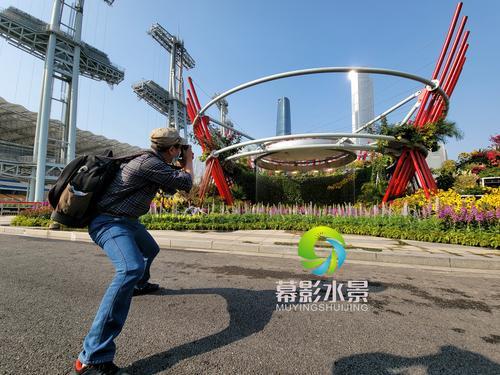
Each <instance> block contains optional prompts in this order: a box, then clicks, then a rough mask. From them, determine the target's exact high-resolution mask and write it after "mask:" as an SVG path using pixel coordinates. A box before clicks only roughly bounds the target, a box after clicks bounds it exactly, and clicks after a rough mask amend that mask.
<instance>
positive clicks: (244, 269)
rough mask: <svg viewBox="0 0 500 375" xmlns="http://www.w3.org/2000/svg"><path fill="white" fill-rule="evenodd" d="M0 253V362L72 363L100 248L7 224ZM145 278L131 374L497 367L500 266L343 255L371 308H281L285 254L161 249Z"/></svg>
mask: <svg viewBox="0 0 500 375" xmlns="http://www.w3.org/2000/svg"><path fill="white" fill-rule="evenodd" d="M0 257H1V258H0V259H1V263H0V264H1V270H0V293H1V296H2V297H1V298H2V299H1V301H2V302H1V304H0V346H1V350H0V374H34V373H37V374H65V373H67V372H68V371H69V367H70V366H71V363H72V361H73V360H74V358H75V356H76V355H77V353H78V352H79V350H80V345H81V341H82V339H83V336H84V335H85V333H86V330H87V329H88V327H89V325H90V324H91V321H92V319H93V316H94V312H95V310H96V308H97V306H98V304H99V301H100V297H101V295H102V294H103V292H104V289H105V287H106V284H107V282H108V281H109V280H110V278H111V276H112V267H111V265H110V264H109V262H108V260H107V258H106V256H105V255H103V254H102V252H101V250H100V249H99V248H98V247H97V246H94V245H92V244H86V243H75V242H65V241H51V240H41V239H32V238H23V237H18V236H6V235H2V236H0ZM153 278H154V280H156V281H158V282H160V283H161V284H162V285H163V286H164V287H165V288H164V289H162V290H161V292H160V293H158V294H156V295H149V296H141V297H135V298H134V301H133V304H132V308H131V312H130V315H129V319H128V321H127V324H126V326H125V329H124V331H123V333H122V334H121V335H120V337H119V339H118V340H117V345H118V354H117V358H116V362H117V363H118V364H119V365H120V366H124V367H128V370H129V371H130V372H131V373H135V374H160V373H162V374H163V373H165V374H167V373H168V374H426V373H429V374H450V375H451V374H453V375H456V374H500V286H499V281H500V275H497V276H496V275H480V274H477V275H476V274H470V273H445V272H437V271H428V270H422V269H417V268H396V267H381V266H366V265H349V264H346V265H345V266H344V267H343V268H342V269H341V270H340V271H339V272H338V273H337V274H336V276H335V278H336V279H337V280H338V281H339V282H344V283H345V282H346V281H348V280H368V281H369V284H370V291H369V297H368V303H367V305H368V311H299V310H297V311H293V309H292V311H276V302H277V301H276V295H275V293H276V282H277V281H278V280H284V281H289V280H291V279H293V280H311V278H310V277H309V275H308V274H307V273H306V272H305V271H303V270H302V268H301V265H300V263H299V262H298V261H294V260H291V259H278V258H260V257H259V258H255V257H250V256H236V255H229V254H214V253H201V252H200V253H198V252H183V251H173V250H164V251H162V252H160V254H159V256H158V259H157V261H156V263H155V264H154V266H153ZM321 293H325V292H324V291H322V292H321ZM321 293H320V294H319V295H322V294H321ZM303 305H304V304H302V305H301V306H303Z"/></svg>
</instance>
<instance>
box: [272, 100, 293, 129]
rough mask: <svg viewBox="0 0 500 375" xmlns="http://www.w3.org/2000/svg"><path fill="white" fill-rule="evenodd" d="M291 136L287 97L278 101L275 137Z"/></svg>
mask: <svg viewBox="0 0 500 375" xmlns="http://www.w3.org/2000/svg"><path fill="white" fill-rule="evenodd" d="M290 134H292V121H291V116H290V100H288V98H287V97H282V98H279V99H278V116H277V119H276V135H277V136H278V135H290Z"/></svg>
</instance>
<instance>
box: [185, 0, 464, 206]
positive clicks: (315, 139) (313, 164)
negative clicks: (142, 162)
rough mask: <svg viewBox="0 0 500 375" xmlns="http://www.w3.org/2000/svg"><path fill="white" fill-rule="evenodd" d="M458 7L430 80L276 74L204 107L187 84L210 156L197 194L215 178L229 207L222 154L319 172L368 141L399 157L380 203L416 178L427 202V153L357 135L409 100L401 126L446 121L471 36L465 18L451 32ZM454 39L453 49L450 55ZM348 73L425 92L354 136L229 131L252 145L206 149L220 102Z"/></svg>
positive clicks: (430, 183)
mask: <svg viewBox="0 0 500 375" xmlns="http://www.w3.org/2000/svg"><path fill="white" fill-rule="evenodd" d="M461 8H462V3H459V4H458V5H457V8H456V10H455V14H454V16H453V19H452V22H451V24H450V27H449V29H448V33H447V36H446V39H445V42H444V45H443V48H442V50H441V53H440V56H439V58H438V61H437V63H436V67H435V69H434V72H433V74H432V79H431V80H428V79H425V78H422V77H419V76H417V75H414V74H410V73H405V72H400V71H396V70H390V69H380V68H367V67H324V68H314V69H303V70H295V71H290V72H284V73H279V74H274V75H271V76H267V77H263V78H259V79H257V80H254V81H250V82H247V83H244V84H241V85H239V86H236V87H234V88H232V89H230V90H227V91H226V92H224V93H222V94H220V95H218V96H217V97H215V98H213V99H212V100H211V101H210V102H209V103H207V104H206V105H205V106H204V107H203V108H202V107H201V105H200V103H199V101H198V98H197V96H196V91H195V89H194V86H193V84H192V81H191V79H190V80H189V83H190V87H191V90H188V99H187V110H188V115H189V118H190V119H191V123H192V124H193V127H194V133H195V136H196V138H197V139H198V141H200V144H201V145H202V148H203V150H204V152H205V151H207V150H208V151H210V152H211V154H210V157H209V159H208V160H207V169H206V171H205V176H204V178H203V180H202V184H201V189H200V195H201V196H203V195H204V194H205V192H206V188H207V186H208V183H209V181H210V179H212V178H213V180H214V181H215V183H216V185H217V188H218V190H219V193H220V195H221V196H222V197H223V198H224V199H225V200H226V202H227V203H228V204H232V195H231V192H230V190H229V185H228V179H227V178H226V177H225V176H224V172H223V171H222V167H221V165H220V162H219V160H218V157H219V155H221V154H222V153H224V152H226V151H229V150H234V149H238V150H239V151H238V153H236V154H234V155H232V156H230V157H228V158H226V160H231V159H237V158H243V157H253V158H254V162H255V163H256V165H259V166H260V167H262V168H266V169H272V170H285V171H293V170H298V171H306V170H310V169H318V168H321V169H323V168H332V167H339V166H342V165H346V164H348V163H350V162H351V161H353V160H354V159H355V158H356V154H355V152H356V151H357V150H365V151H366V150H376V147H375V146H374V145H373V143H372V144H368V145H356V144H353V142H352V139H353V138H368V139H372V140H377V139H384V140H387V141H389V147H388V148H387V149H386V150H385V151H386V152H389V153H391V154H393V155H395V156H396V158H397V163H396V166H395V169H394V172H393V175H392V177H391V179H390V181H389V186H388V188H387V191H386V194H385V196H384V199H383V201H384V202H386V201H387V200H388V199H391V198H392V197H397V196H400V195H401V194H404V192H405V191H406V186H407V185H408V182H409V181H410V180H411V179H412V178H414V177H415V178H416V179H417V182H418V183H419V184H420V186H421V187H423V189H424V191H425V194H426V196H427V197H429V196H430V191H432V190H436V189H437V186H436V183H435V181H434V178H433V176H432V173H431V171H430V169H429V166H428V165H427V163H426V161H425V156H426V155H427V150H426V149H425V148H424V147H423V146H422V145H410V144H408V142H407V141H405V140H396V139H394V137H388V136H382V135H375V134H360V133H359V132H361V131H363V130H364V129H366V128H368V127H369V126H370V125H372V124H373V123H375V122H376V121H378V120H380V119H381V118H382V117H385V116H387V115H388V114H389V113H391V112H393V111H395V110H396V109H398V108H400V107H401V106H403V105H404V104H406V103H408V102H410V101H411V100H413V99H417V101H416V103H415V104H414V105H413V106H412V108H411V109H410V111H409V112H408V114H407V115H406V116H405V117H404V119H403V120H402V121H401V122H400V123H399V124H400V125H401V124H405V123H407V122H409V121H411V123H412V124H413V125H414V126H415V127H423V126H425V124H427V123H429V122H435V121H437V120H439V119H442V118H445V117H446V114H447V112H448V106H449V96H451V94H452V92H453V90H454V88H455V86H456V83H457V81H458V78H459V76H460V73H461V72H462V68H463V66H464V63H465V60H466V56H465V54H466V51H467V49H468V46H469V44H468V42H467V39H468V36H469V31H466V32H465V33H464V32H463V31H464V27H465V24H466V22H467V17H463V18H462V21H461V23H460V26H459V28H458V31H457V32H456V33H455V27H456V24H457V21H458V17H459V14H460V11H461ZM452 40H453V43H452V47H451V50H450V51H449V52H448V50H449V47H450V45H451V42H452ZM443 63H444V64H443ZM350 71H356V72H358V73H371V74H382V75H389V76H396V77H401V78H406V79H410V80H414V81H417V82H420V83H422V84H424V85H425V86H424V89H423V90H421V91H417V92H415V93H414V94H412V95H410V96H409V97H407V98H405V99H404V100H402V101H401V102H399V103H397V104H396V105H394V106H393V107H391V108H389V109H388V110H386V111H385V112H383V113H382V114H380V115H379V116H377V117H375V118H374V119H372V120H371V121H369V122H368V123H366V124H364V125H363V126H362V127H360V128H359V129H358V130H357V132H358V133H317V134H295V135H289V136H280V137H270V138H263V139H258V140H255V139H253V138H252V137H251V136H249V135H247V134H245V133H243V132H241V131H238V130H236V129H233V128H230V130H231V131H233V132H235V133H238V134H240V135H242V136H244V137H246V138H248V139H250V141H247V142H241V143H238V144H235V145H232V146H230V147H225V148H222V149H219V150H213V149H210V147H209V146H210V144H212V145H213V142H212V140H211V135H210V131H209V128H208V124H209V122H213V123H216V124H218V125H220V126H223V127H227V125H226V124H223V123H221V122H219V121H217V120H215V119H212V118H210V117H208V116H206V115H205V113H206V111H207V110H208V109H209V108H210V107H212V106H213V105H214V104H216V103H217V102H218V101H220V100H222V99H224V98H226V97H227V96H229V95H232V94H234V93H236V92H238V91H241V90H244V89H247V88H249V87H252V86H256V85H259V84H262V83H265V82H270V81H274V80H278V79H282V78H288V77H295V76H303V75H309V74H323V73H348V72H350ZM438 76H439V77H438ZM438 78H439V79H438ZM415 113H416V116H415V117H414V118H413V117H412V116H413V115H414V114H415ZM212 147H213V146H212ZM249 147H253V149H247V150H245V149H244V148H249Z"/></svg>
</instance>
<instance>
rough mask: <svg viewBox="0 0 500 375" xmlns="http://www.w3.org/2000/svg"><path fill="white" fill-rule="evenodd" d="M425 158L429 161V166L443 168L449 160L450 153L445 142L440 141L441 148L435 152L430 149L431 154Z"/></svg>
mask: <svg viewBox="0 0 500 375" xmlns="http://www.w3.org/2000/svg"><path fill="white" fill-rule="evenodd" d="M425 160H426V161H427V164H428V165H429V168H433V169H438V168H441V167H442V165H443V163H444V162H445V161H446V160H448V153H447V152H446V148H445V146H444V143H442V142H439V149H438V150H437V151H434V152H431V151H429V154H428V155H427V158H426V159H425Z"/></svg>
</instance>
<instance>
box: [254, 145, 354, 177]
mask: <svg viewBox="0 0 500 375" xmlns="http://www.w3.org/2000/svg"><path fill="white" fill-rule="evenodd" d="M336 142H337V139H314V138H311V139H294V140H285V141H276V142H269V143H266V144H265V146H266V152H265V153H264V154H263V155H260V156H258V157H256V158H255V160H254V162H255V163H256V165H257V166H258V167H260V168H263V169H268V170H280V171H289V172H292V171H300V172H306V171H311V170H319V169H328V168H338V167H342V166H344V165H347V164H349V163H351V162H352V161H354V160H356V153H355V152H353V151H350V150H346V149H342V148H341V147H339V145H338V144H336Z"/></svg>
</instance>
